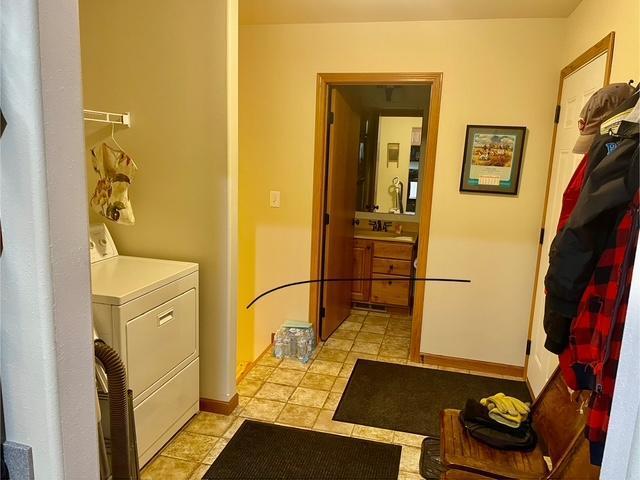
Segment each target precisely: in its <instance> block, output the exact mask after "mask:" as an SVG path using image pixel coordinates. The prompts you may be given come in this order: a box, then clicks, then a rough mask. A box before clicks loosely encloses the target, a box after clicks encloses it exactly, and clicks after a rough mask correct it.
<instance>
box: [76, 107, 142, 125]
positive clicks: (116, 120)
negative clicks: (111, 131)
mask: <svg viewBox="0 0 640 480" xmlns="http://www.w3.org/2000/svg"><path fill="white" fill-rule="evenodd" d="M84 119H85V120H86V121H88V122H100V123H111V124H114V125H124V126H125V127H130V126H131V113H130V112H124V113H114V112H102V111H100V110H84Z"/></svg>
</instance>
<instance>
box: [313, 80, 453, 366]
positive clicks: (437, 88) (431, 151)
mask: <svg viewBox="0 0 640 480" xmlns="http://www.w3.org/2000/svg"><path fill="white" fill-rule="evenodd" d="M442 77H443V75H442V72H435V73H319V74H318V77H317V87H316V125H315V141H314V143H315V153H314V166H313V207H312V209H313V210H312V213H311V215H312V222H311V270H310V275H311V276H310V278H312V279H317V278H320V276H321V273H322V272H321V269H322V225H323V222H324V218H323V216H324V204H325V202H324V200H325V198H324V197H325V171H326V158H327V143H326V138H327V129H326V127H327V117H328V111H329V110H328V106H329V101H328V92H329V88H330V87H331V86H337V85H429V86H430V87H431V91H430V102H429V122H428V127H427V128H428V130H427V148H426V149H425V151H424V152H422V153H421V155H422V160H423V165H425V171H424V174H423V175H424V176H423V178H424V181H423V185H422V188H421V193H420V212H419V222H420V227H419V242H418V255H417V259H418V263H417V269H416V276H424V275H425V273H426V268H427V253H428V252H427V250H428V246H429V227H430V222H431V201H432V197H433V181H434V172H435V162H436V147H437V140H438V123H439V119H440V102H441V96H442ZM424 292H425V282H416V289H415V298H414V304H413V316H412V322H411V323H412V328H411V347H410V358H411V360H413V361H419V359H420V335H421V332H422V313H423V308H424ZM319 311H320V285H319V284H318V283H312V284H310V287H309V321H310V323H311V324H312V325H313V326H314V328H315V330H316V333H317V332H318V331H319V329H318V320H319V319H318V313H319Z"/></svg>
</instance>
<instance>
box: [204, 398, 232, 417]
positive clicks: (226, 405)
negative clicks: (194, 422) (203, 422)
mask: <svg viewBox="0 0 640 480" xmlns="http://www.w3.org/2000/svg"><path fill="white" fill-rule="evenodd" d="M237 406H238V394H237V393H236V394H235V395H234V396H233V397H231V400H229V401H228V402H223V401H222V400H213V399H211V398H201V399H200V411H202V412H210V413H220V414H222V415H229V414H230V413H231V412H233V411H234V410H235V409H236V407H237Z"/></svg>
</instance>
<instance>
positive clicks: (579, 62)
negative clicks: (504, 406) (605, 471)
mask: <svg viewBox="0 0 640 480" xmlns="http://www.w3.org/2000/svg"><path fill="white" fill-rule="evenodd" d="M615 35H616V34H615V32H611V33H609V34H608V35H607V36H606V37H604V38H603V39H602V40H600V41H599V42H598V43H596V44H595V45H593V46H592V47H591V48H589V49H588V50H586V51H585V52H584V53H582V54H581V55H579V56H578V57H577V58H576V59H575V60H573V61H572V62H571V63H569V64H568V65H567V66H566V67H564V68H563V69H562V70H560V81H559V85H558V95H557V99H556V105H557V107H556V108H559V107H560V102H561V101H562V88H563V86H564V80H565V78H567V77H568V76H569V75H571V74H572V73H574V72H576V71H578V70H580V69H581V68H582V67H584V66H585V65H587V64H588V63H591V62H592V61H593V60H595V59H596V58H598V57H599V56H600V55H602V54H603V53H606V55H607V65H606V69H605V74H604V84H603V87H604V86H606V85H608V84H609V80H610V77H611V64H612V63H613V47H614V43H615ZM557 118H558V117H557ZM557 132H558V123H557V122H554V125H553V134H552V137H551V152H550V153H549V169H548V173H547V188H546V191H545V194H544V207H543V209H542V220H541V222H542V223H541V225H540V232H541V233H542V232H543V230H544V226H545V222H546V220H547V208H548V204H549V189H550V187H551V174H552V173H553V154H554V152H555V149H556V135H557ZM545 234H546V235H550V234H551V233H550V232H545ZM541 238H542V236H541ZM541 257H542V242H540V244H539V245H538V254H537V260H536V272H535V277H534V283H533V293H532V296H531V308H530V312H529V331H528V333H527V353H526V355H525V360H524V369H523V374H524V379H525V380H526V383H527V387H528V388H529V391H530V392H531V386H530V385H529V380H528V369H529V356H530V352H529V349H530V345H531V334H532V332H533V320H534V314H535V305H536V295H537V293H538V276H539V275H540V260H541ZM532 396H533V394H532Z"/></svg>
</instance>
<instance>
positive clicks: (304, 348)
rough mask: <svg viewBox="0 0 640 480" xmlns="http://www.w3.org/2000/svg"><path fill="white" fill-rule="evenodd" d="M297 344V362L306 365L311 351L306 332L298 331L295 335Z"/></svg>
mask: <svg viewBox="0 0 640 480" xmlns="http://www.w3.org/2000/svg"><path fill="white" fill-rule="evenodd" d="M297 344H298V355H297V357H298V360H300V361H301V362H302V363H307V362H308V361H309V357H310V356H311V351H310V350H309V335H308V332H306V331H304V330H299V331H298V335H297Z"/></svg>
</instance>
